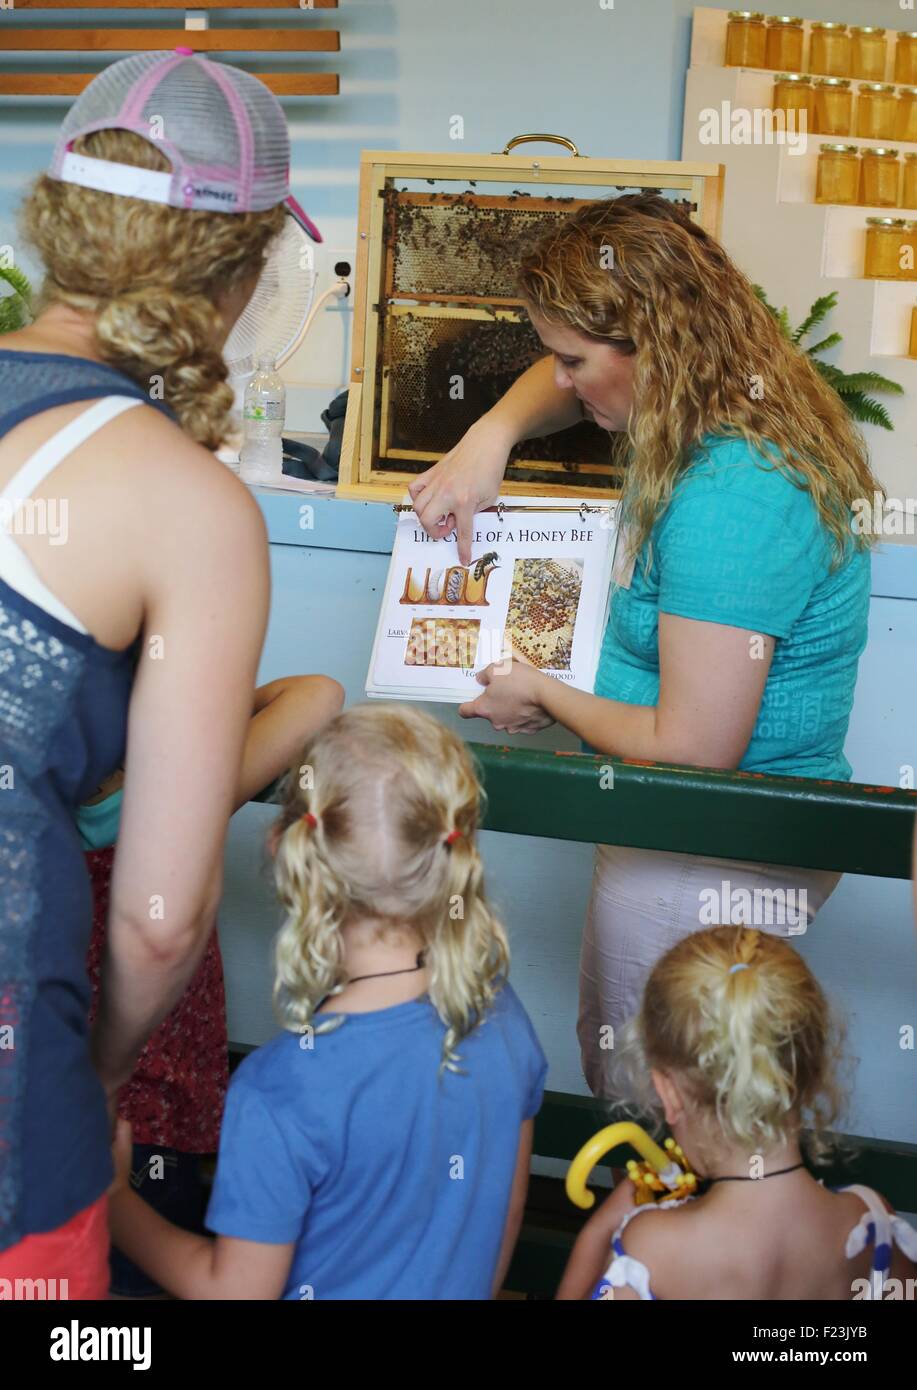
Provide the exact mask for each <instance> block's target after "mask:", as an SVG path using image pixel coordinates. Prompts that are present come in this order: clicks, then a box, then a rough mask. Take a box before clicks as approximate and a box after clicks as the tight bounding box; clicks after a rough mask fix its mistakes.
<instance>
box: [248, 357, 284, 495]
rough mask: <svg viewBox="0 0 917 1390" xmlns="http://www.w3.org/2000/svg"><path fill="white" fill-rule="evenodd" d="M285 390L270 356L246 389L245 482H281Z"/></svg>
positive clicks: (259, 362) (261, 364)
mask: <svg viewBox="0 0 917 1390" xmlns="http://www.w3.org/2000/svg"><path fill="white" fill-rule="evenodd" d="M286 395H287V393H286V390H285V388H284V385H283V382H282V381H281V379H280V376H279V375H278V372H277V369H276V367H275V365H274V359H273V357H270V356H265V357H261V358H259V359H258V369H257V371H256V372H255V374H254V376H253V377H252V379H251V381H249V383H248V385H247V386H246V388H245V398H244V401H243V405H242V435H243V439H242V449H241V454H240V463H239V477H240V478H241V479H242V481H243V482H245V483H279V482H281V480H282V478H283V444H282V442H281V435H282V434H283V421H284V415H285V413H286Z"/></svg>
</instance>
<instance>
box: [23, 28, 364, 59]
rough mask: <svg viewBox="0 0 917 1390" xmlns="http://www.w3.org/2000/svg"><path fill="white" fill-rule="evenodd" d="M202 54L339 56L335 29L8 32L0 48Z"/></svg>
mask: <svg viewBox="0 0 917 1390" xmlns="http://www.w3.org/2000/svg"><path fill="white" fill-rule="evenodd" d="M180 46H184V47H186V48H193V49H194V50H195V51H196V52H199V53H256V52H297V53H305V52H309V53H338V52H339V51H340V47H341V36H340V34H339V33H337V31H336V30H334V29H5V30H4V31H3V35H2V38H0V48H4V49H9V50H14V49H16V50H22V49H29V50H31V51H33V52H65V51H71V52H74V53H86V52H89V53H137V52H145V51H150V50H155V49H158V48H177V47H180Z"/></svg>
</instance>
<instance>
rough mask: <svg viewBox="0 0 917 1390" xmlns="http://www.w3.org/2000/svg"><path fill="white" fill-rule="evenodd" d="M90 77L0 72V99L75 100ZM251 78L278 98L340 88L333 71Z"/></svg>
mask: <svg viewBox="0 0 917 1390" xmlns="http://www.w3.org/2000/svg"><path fill="white" fill-rule="evenodd" d="M94 75H95V74H93V73H91V72H26V73H3V74H0V96H7V97H9V96H15V97H19V96H26V97H28V96H42V97H75V96H79V94H80V92H81V91H82V90H83V88H84V87H88V86H89V83H90V82H91V81H92V79H93V77H94ZM253 76H255V77H257V78H258V79H259V80H260V81H261V82H263V83H264V85H265V86H266V87H267V88H269V90H270V91H272V92H273V93H274V95H275V96H278V97H324V96H337V94H338V92H339V91H340V87H341V84H340V78H339V77H338V74H337V73H336V72H317V73H289V72H256V73H254V74H253Z"/></svg>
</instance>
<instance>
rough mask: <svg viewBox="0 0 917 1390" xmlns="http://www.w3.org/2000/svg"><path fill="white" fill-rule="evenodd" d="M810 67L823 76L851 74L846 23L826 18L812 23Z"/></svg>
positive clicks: (848, 36)
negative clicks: (837, 22)
mask: <svg viewBox="0 0 917 1390" xmlns="http://www.w3.org/2000/svg"><path fill="white" fill-rule="evenodd" d="M809 68H810V69H811V71H812V72H819V73H821V74H822V76H823V77H849V76H850V35H849V34H848V32H847V25H846V24H835V23H834V22H833V20H828V19H825V20H817V21H816V22H815V23H814V24H813V25H812V42H811V46H810V49H809Z"/></svg>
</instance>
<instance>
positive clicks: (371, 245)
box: [337, 150, 723, 502]
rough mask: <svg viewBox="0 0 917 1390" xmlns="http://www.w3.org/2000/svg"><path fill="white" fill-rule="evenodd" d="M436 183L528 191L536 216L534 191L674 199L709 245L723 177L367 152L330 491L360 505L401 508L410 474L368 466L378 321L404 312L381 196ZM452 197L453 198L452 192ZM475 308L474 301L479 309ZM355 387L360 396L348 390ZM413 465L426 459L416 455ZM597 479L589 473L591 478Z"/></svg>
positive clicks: (579, 161)
mask: <svg viewBox="0 0 917 1390" xmlns="http://www.w3.org/2000/svg"><path fill="white" fill-rule="evenodd" d="M401 179H407V180H411V181H417V180H427V181H433V180H437V181H439V180H443V181H445V182H447V183H451V184H454V185H455V189H454V191H455V192H460V191H464V189H465V186H466V185H468V184H470V183H473V182H480V183H483V184H488V185H490V184H494V183H496V184H506V185H507V186H508V189H510V188H511V189H513V191H515V190H517V189H522V190H524V191H526V192H528V191H531V192H532V193H533V194H534V195H535V197H533V204H532V205H533V207H536V208H537V206H538V202H539V200H538V198H537V194H538V192H539V190H540V189H541V188H545V187H548V188H550V187H552V186H558V185H561V186H567V185H569V186H570V187H571V189H572V188H591V187H594V188H595V189H596V196H597V197H601V196H607V195H608V194H609V193H611V192H612V191H613V190H614V189H615V188H616V187H627V188H660V189H666V190H674V191H678V192H681V193H682V194H684V196H685V197H687V198H688V199H689V200H690V201H691V202H692V203H694V204H695V205H696V209H697V210H696V212H695V213H693V214H692V215H693V216H694V218H695V220H696V221H697V222H699V223H700V225H701V226H703V227H704V228H705V230H707V231H709V232H710V233H711V234H712V235H714V236H716V235H717V234H718V232H719V226H720V219H721V212H722V199H723V168H722V166H721V165H719V164H700V163H685V162H673V161H664V162H663V161H652V160H635V159H588V158H584V157H583V156H580V155H576V156H573V157H572V158H571V157H570V156H569V155H545V154H539V155H538V156H537V157H536V158H533V157H532V156H531V155H530V154H525V155H520V154H496V155H467V154H424V153H405V152H402V151H380V150H366V151H364V152H363V155H362V157H361V161H360V201H359V212H358V227H359V231H358V246H357V262H356V294H355V302H354V332H353V348H352V364H351V374H350V387H351V389H350V395H349V398H348V405H347V423H346V433H345V440H344V447H343V448H342V451H341V466H340V477H339V483H338V489H337V495H338V496H339V497H349V498H360V499H362V500H376V501H388V502H398V501H401V500H402V499H403V498H404V495H405V491H406V487H407V483H408V481H409V474H407V473H404V474H402V473H399V472H398V471H397V470H395V469H391V468H384V467H382V468H380V467H378V466H375V467H374V466H373V459H374V458H377V457H378V454H379V447H380V438H379V435H380V419H382V418H384V415H385V410H384V406H385V402H384V401H382V400H381V399H380V398H381V395H382V391H383V390H384V382H383V383H382V386H381V387H380V385H379V383H378V382H377V376H378V375H379V372H378V367H379V354H380V350H381V341H382V333H381V328H382V321H383V319H384V318H385V317H386V316H387V315H388V314H396V313H397V312H399V311H400V312H404V309H403V308H400V306H399V305H396V304H390V303H389V299H390V296H389V295H388V293H387V286H386V284H385V280H384V274H385V261H386V256H385V227H384V219H385V206H384V198H383V195H384V193H385V190H386V189H390V188H393V187H394V186H395V183H396V180H401ZM450 191H452V190H450ZM400 298H401V300H402V301H404V300H408V299H410V300H411V302H412V303H416V305H417V308H416V310H415V312H422V306H423V307H426V309H427V312H429V309H430V307H431V306H433V305H439V306H441V307H442V312H444V313H445V312H447V311H449V310H450V309H451V310H452V311H454V312H455V313H458V312H459V308H460V307H461V316H462V317H465V316H467V315H468V314H469V313H471V314H472V315H473V314H474V310H473V309H472V307H471V306H472V304H473V302H474V297H472V296H469V295H467V294H465V295H460V294H456V295H455V296H452V297H450V296H449V295H447V294H426V293H418V295H417V298H416V300H415V299H414V296H413V295H406V294H405V295H402V296H400ZM479 302H481V301H479ZM484 302H487V303H492V304H493V305H494V306H495V309H496V308H497V306H498V305H499V306H500V309H502V310H503V311H506V312H508V313H510V314H511V313H512V310H513V309H514V308H518V301H507V300H505V299H493V300H489V299H488V300H486V301H484ZM479 316H480V317H486V318H488V319H490V318H492V317H493V316H494V315H493V313H486V312H485V313H481V314H480V315H479ZM356 387H360V388H361V389H360V390H355V389H354V388H356ZM400 456H402V457H405V458H411V457H414V456H415V453H414V451H412V450H401V451H400ZM416 456H417V457H421V458H426V457H427V455H426V454H424V453H422V452H418V453H417V455H416ZM519 466H520V467H525V468H533V467H535V468H540V469H542V470H543V471H544V472H545V474H546V475H550V474H551V473H552V472H554V471H562V470H561V469H559V468H552V467H551V466H550V465H549V464H546V463H543V462H538V461H523V460H520V463H519ZM593 471H594V470H593ZM505 492H506V493H507V494H508V495H512V494H515V495H523V494H529V495H534V496H556V495H558V494H559V493H561V492H565V493H569V492H570V488H569V486H566V487H564V486H563V484H558V483H553V482H551V481H550V480H549V478H548V477H546V480H545V481H544V482H539V483H521V482H518V483H517V482H507V483H506V485H505ZM576 494H577V496H580V495H582V497H583V499H584V500H589V499H590V498H595V497H603V498H607V497H608V496H609V495H611V496H614V495H616V494H615V493H613V492H612V493H609V490H608V489H607V487H601V486H596V487H593V488H590V487H582V488H579V487H578V488H577V489H576Z"/></svg>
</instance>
